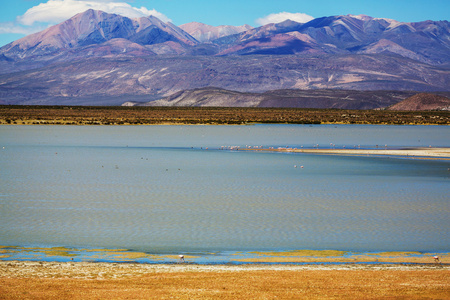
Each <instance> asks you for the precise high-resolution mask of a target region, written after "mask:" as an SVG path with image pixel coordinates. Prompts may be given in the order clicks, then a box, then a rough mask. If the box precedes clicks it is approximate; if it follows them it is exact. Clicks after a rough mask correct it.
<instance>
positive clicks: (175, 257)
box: [163, 255, 200, 259]
mask: <svg viewBox="0 0 450 300" xmlns="http://www.w3.org/2000/svg"><path fill="white" fill-rule="evenodd" d="M163 257H165V258H169V259H180V256H179V255H164V256H163ZM199 257H200V256H194V255H184V258H185V259H187V258H199Z"/></svg>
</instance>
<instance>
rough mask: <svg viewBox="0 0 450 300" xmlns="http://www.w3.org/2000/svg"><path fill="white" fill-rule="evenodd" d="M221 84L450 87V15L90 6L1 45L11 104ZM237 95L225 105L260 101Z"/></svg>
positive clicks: (157, 94) (119, 97)
mask: <svg viewBox="0 0 450 300" xmlns="http://www.w3.org/2000/svg"><path fill="white" fill-rule="evenodd" d="M211 86H213V87H218V88H222V89H226V90H229V91H237V92H239V93H263V92H266V91H272V90H364V91H378V90H379V91H386V90H398V91H417V92H441V91H444V92H445V91H450V23H449V22H448V21H424V22H416V23H406V22H398V21H395V20H390V19H383V18H373V17H369V16H364V15H359V16H354V15H343V16H330V17H322V18H317V19H314V20H311V21H309V22H307V23H297V22H294V21H291V20H286V21H284V22H281V23H278V24H267V25H264V26H261V27H257V28H251V27H250V26H248V25H242V26H228V25H223V26H210V25H207V24H202V23H198V22H197V23H196V22H192V23H188V24H184V25H182V26H180V27H178V26H175V25H174V24H172V23H170V22H169V23H165V22H162V21H161V20H159V19H158V18H156V17H153V16H149V17H143V18H136V19H130V18H127V17H124V16H120V15H116V14H108V13H105V12H102V11H97V10H87V11H86V12H83V13H80V14H77V15H75V16H73V17H72V18H70V19H68V20H66V21H64V22H62V23H60V24H57V25H55V26H52V27H50V28H48V29H46V30H43V31H41V32H38V33H35V34H31V35H29V36H26V37H24V38H22V39H19V40H17V41H14V42H12V43H10V44H8V45H5V46H3V47H1V48H0V103H3V104H63V105H70V104H83V105H120V104H122V103H124V102H127V101H131V102H148V101H151V100H158V99H162V98H165V97H167V96H170V95H172V94H173V93H176V92H179V91H186V90H193V89H198V88H205V87H211ZM336 94H337V95H339V92H336ZM227 97H228V96H227ZM227 99H229V101H228V102H227V101H225V100H222V101H224V102H223V105H244V106H245V105H247V106H248V105H251V103H253V102H250V103H241V102H239V101H238V102H236V99H237V98H236V97H235V96H233V97H231V96H230V97H228V98H227ZM246 99H253V98H246ZM283 99H284V98H283ZM248 101H253V100H248ZM263 103H266V104H265V105H268V106H270V105H272V106H276V105H288V104H287V103H289V105H294V106H295V107H298V106H301V105H303V104H301V103H300V102H298V101H297V100H289V101H282V102H280V101H278V102H277V101H275V102H274V101H273V100H271V99H267V98H265V99H264V101H262V102H260V103H259V104H258V105H263ZM302 103H304V102H302ZM324 103H326V101H325V100H324V101H322V104H321V105H325V104H324ZM354 103H357V102H354ZM316 104H317V103H316ZM335 104H336V103H334V104H331V102H330V103H329V105H335ZM392 104H394V103H393V102H389V105H392ZM356 106H358V105H356ZM372 106H373V105H372ZM375 106H376V107H378V106H377V105H375ZM330 107H334V106H330ZM361 107H366V106H364V105H363V106H361Z"/></svg>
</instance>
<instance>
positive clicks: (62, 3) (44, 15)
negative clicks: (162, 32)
mask: <svg viewBox="0 0 450 300" xmlns="http://www.w3.org/2000/svg"><path fill="white" fill-rule="evenodd" d="M88 9H95V10H102V11H104V12H107V13H115V14H119V15H122V16H125V17H129V18H138V17H144V16H149V15H152V16H155V17H157V18H158V19H160V20H162V21H164V22H168V21H170V19H169V18H168V17H166V16H165V15H164V14H162V13H160V12H158V11H156V10H154V9H152V10H149V9H147V8H145V7H141V8H137V7H133V6H131V5H130V4H128V3H125V2H116V1H111V0H109V1H107V0H49V1H47V2H46V3H41V4H39V5H37V6H33V7H32V8H30V9H28V10H27V11H26V12H25V14H23V15H22V16H18V17H17V21H18V22H19V23H20V24H23V25H26V26H32V25H33V24H35V23H50V24H56V23H60V22H62V21H65V20H67V19H69V18H71V17H73V16H74V15H76V14H77V13H81V12H84V11H86V10H88Z"/></svg>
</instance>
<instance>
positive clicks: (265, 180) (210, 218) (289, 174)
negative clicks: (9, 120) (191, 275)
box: [0, 125, 450, 253]
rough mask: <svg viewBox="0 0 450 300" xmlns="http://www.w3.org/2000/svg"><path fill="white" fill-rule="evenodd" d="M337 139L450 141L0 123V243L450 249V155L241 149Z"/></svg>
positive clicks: (449, 141)
mask: <svg viewBox="0 0 450 300" xmlns="http://www.w3.org/2000/svg"><path fill="white" fill-rule="evenodd" d="M331 144H333V145H335V147H336V148H338V147H344V146H346V147H348V148H350V147H352V148H353V147H360V148H377V147H383V148H384V147H387V148H389V149H391V148H401V147H429V146H432V147H450V127H448V126H380V125H376V126H372V125H313V126H311V125H248V126H43V125H40V126H6V125H4V126H0V228H1V232H0V245H8V246H40V247H55V246H64V247H86V248H125V249H133V250H136V251H143V252H148V253H175V252H180V251H184V252H192V253H194V252H223V251H232V252H233V251H253V250H258V251H263V250H292V249H319V250H320V249H335V250H345V251H400V250H401V251H404V250H406V251H448V250H449V248H450V247H449V246H450V234H449V233H450V218H449V212H450V196H449V195H450V193H449V192H450V171H449V170H450V161H448V160H426V159H407V158H393V157H381V156H378V157H377V156H370V157H369V156H363V157H361V156H334V155H317V154H306V153H279V152H258V151H238V150H235V149H237V148H236V147H237V146H239V147H241V148H244V147H248V146H252V147H255V146H258V147H261V146H262V147H264V148H268V147H286V146H288V147H304V148H312V147H323V148H326V147H330V145H331ZM296 166H297V167H296ZM300 166H302V168H301V167H300Z"/></svg>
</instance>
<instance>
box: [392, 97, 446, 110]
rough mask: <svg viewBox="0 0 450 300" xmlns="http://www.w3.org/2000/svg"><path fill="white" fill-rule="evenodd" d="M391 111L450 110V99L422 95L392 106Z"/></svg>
mask: <svg viewBox="0 0 450 300" xmlns="http://www.w3.org/2000/svg"><path fill="white" fill-rule="evenodd" d="M388 109H389V110H415V111H417V110H443V109H445V110H450V99H449V98H447V97H444V96H440V95H435V94H429V93H420V94H416V95H414V96H411V97H408V98H406V99H405V100H403V101H401V102H399V103H397V104H395V105H392V106H391V107H389V108H388Z"/></svg>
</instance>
